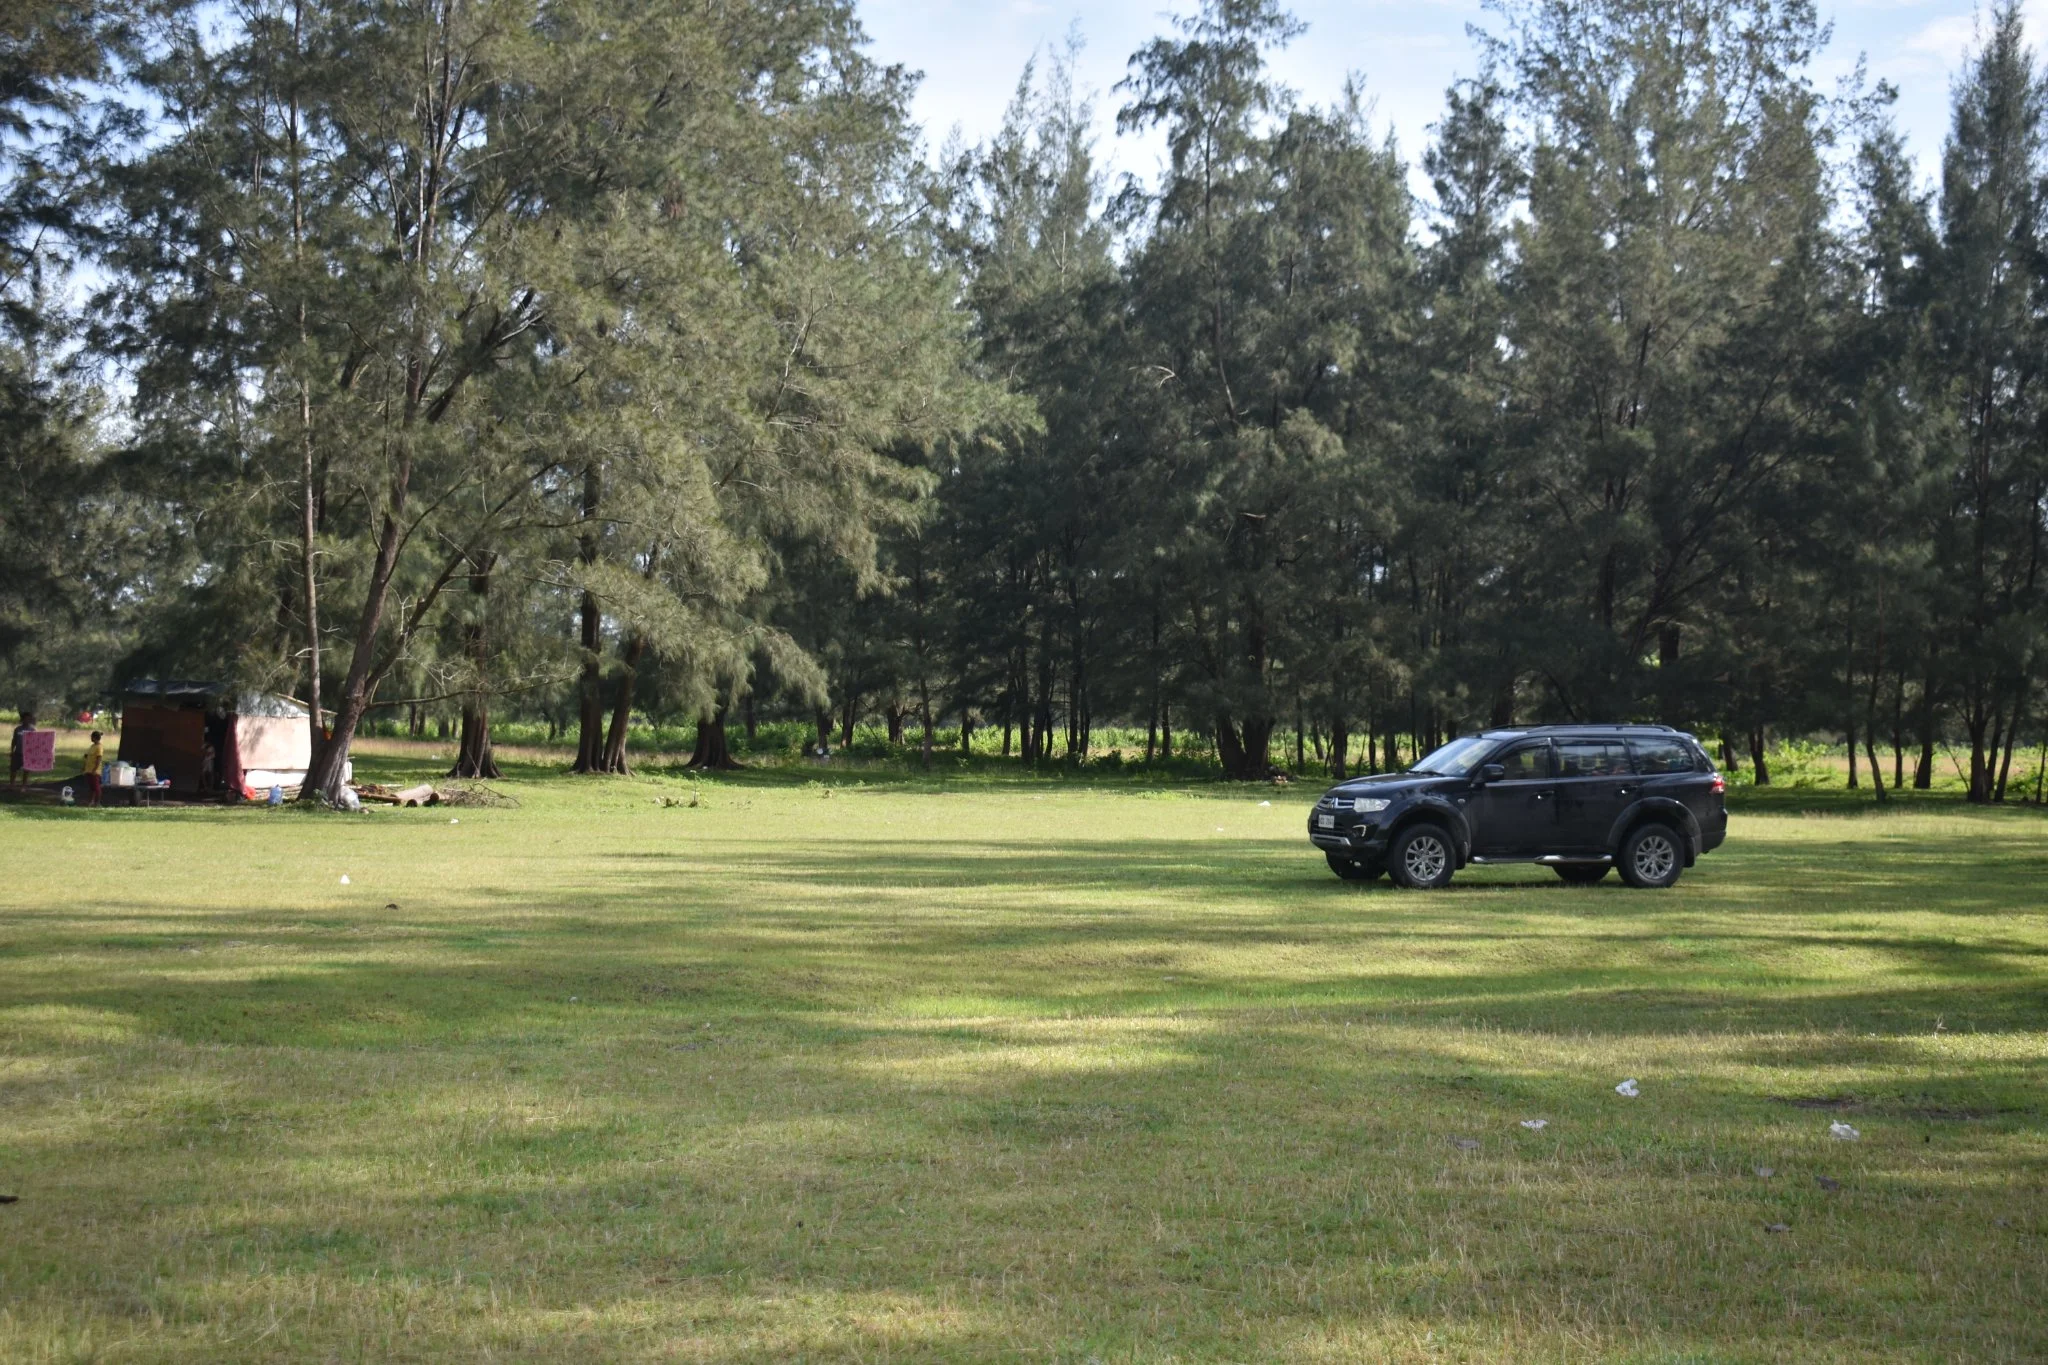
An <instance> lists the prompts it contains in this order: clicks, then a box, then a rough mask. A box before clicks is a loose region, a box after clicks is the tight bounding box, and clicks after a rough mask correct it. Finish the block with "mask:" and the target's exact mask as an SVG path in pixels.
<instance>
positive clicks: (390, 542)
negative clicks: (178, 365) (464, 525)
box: [299, 456, 438, 801]
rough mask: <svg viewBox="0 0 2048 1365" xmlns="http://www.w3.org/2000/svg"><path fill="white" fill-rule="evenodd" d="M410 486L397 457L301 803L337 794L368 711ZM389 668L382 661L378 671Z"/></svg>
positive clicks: (406, 460)
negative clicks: (326, 732)
mask: <svg viewBox="0 0 2048 1365" xmlns="http://www.w3.org/2000/svg"><path fill="white" fill-rule="evenodd" d="M411 482H412V462H411V459H410V457H409V456H407V457H401V459H400V461H399V466H398V471H397V474H396V476H395V477H394V478H393V479H392V481H391V487H390V490H389V492H388V493H387V494H386V498H385V506H384V515H383V518H382V520H381V521H380V522H379V523H378V527H377V553H376V555H375V557H374V558H373V559H372V561H371V564H370V577H369V591H368V592H367V593H365V594H364V597H363V605H362V609H361V610H360V611H359V612H358V613H357V614H356V643H355V648H354V650H353V651H352V652H351V653H350V655H349V661H348V674H347V676H346V677H345V678H343V679H342V684H341V704H340V705H338V706H337V707H335V710H334V732H333V733H332V734H331V735H330V736H329V737H328V739H327V742H326V743H325V744H323V745H321V746H320V748H319V750H318V751H317V752H316V753H315V754H314V755H313V765H312V768H311V769H310V770H309V771H308V772H307V773H306V783H305V786H304V788H303V789H302V790H301V792H300V797H299V799H300V800H302V801H332V800H334V798H335V797H336V796H338V795H339V794H340V792H341V774H342V771H343V769H344V767H345V766H346V765H347V763H348V751H349V746H350V745H351V744H353V743H355V738H356V730H357V728H358V727H359V726H361V725H362V723H363V715H364V713H365V712H367V711H368V710H369V709H370V694H371V692H372V691H373V690H374V689H375V687H376V685H377V683H378V682H379V681H381V680H382V676H383V670H382V669H381V668H380V667H379V666H378V664H377V662H376V651H377V637H378V636H379V634H380V633H381V632H382V631H383V627H384V605H385V603H386V602H387V601H389V600H390V596H391V580H392V578H393V577H395V576H396V574H397V572H398V552H399V550H400V549H401V548H402V546H403V544H404V541H405V527H404V522H403V518H404V517H405V506H406V495H407V492H408V489H409V486H410V485H411ZM436 591H438V589H436ZM428 600H431V595H430V597H429V599H428ZM420 605H421V606H424V605H425V603H424V602H422V603H421V604H420ZM389 666H390V661H389V660H387V661H386V663H385V665H384V667H389Z"/></svg>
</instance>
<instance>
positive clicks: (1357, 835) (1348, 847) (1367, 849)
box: [1308, 815, 1387, 862]
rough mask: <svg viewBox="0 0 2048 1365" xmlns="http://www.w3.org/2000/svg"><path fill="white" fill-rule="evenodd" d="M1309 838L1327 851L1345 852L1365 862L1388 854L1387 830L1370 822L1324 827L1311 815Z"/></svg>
mask: <svg viewBox="0 0 2048 1365" xmlns="http://www.w3.org/2000/svg"><path fill="white" fill-rule="evenodd" d="M1308 840H1309V842H1310V843H1312V844H1314V845H1315V846H1316V847H1317V848H1319V849H1321V850H1323V852H1325V853H1344V854H1348V855H1350V856H1351V857H1353V858H1357V859H1359V860H1360V861H1363V862H1371V861H1375V860H1378V859H1381V858H1384V857H1386V856H1387V836H1386V832H1385V831H1384V830H1382V829H1381V828H1380V827H1379V826H1378V825H1374V824H1370V823H1363V824H1352V825H1349V826H1345V825H1339V826H1337V827H1336V828H1333V829H1323V828H1320V827H1319V826H1318V825H1317V824H1316V817H1315V816H1313V815H1311V816H1309V818H1308Z"/></svg>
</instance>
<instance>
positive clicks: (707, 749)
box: [690, 706, 740, 772]
mask: <svg viewBox="0 0 2048 1365" xmlns="http://www.w3.org/2000/svg"><path fill="white" fill-rule="evenodd" d="M690 766H691V767H692V768H703V769H708V770H712V771H717V772H730V771H731V770H733V769H734V768H737V767H739V766H740V764H739V761H738V760H737V759H735V758H734V757H733V756H732V749H731V748H730V747H729V746H728V745H727V744H726V742H725V707H723V706H720V707H719V708H718V710H717V711H716V712H714V713H713V714H711V715H709V716H699V717H698V718H697V747H696V749H695V750H694V751H693V752H692V753H691V754H690Z"/></svg>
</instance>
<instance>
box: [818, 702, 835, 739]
mask: <svg viewBox="0 0 2048 1365" xmlns="http://www.w3.org/2000/svg"><path fill="white" fill-rule="evenodd" d="M818 747H819V748H820V749H830V748H831V747H832V712H831V711H830V710H828V709H826V708H825V707H822V706H821V707H819V708H818Z"/></svg>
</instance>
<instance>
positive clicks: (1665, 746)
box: [1628, 739, 1699, 776]
mask: <svg viewBox="0 0 2048 1365" xmlns="http://www.w3.org/2000/svg"><path fill="white" fill-rule="evenodd" d="M1628 747H1629V750H1630V751H1631V752H1632V753H1634V754H1635V757H1636V771H1637V772H1639V773H1642V774H1644V775H1645V776H1648V775H1651V774H1655V773H1689V772H1691V771H1693V770H1694V768H1695V767H1697V766H1698V762H1699V760H1698V759H1696V758H1694V757H1693V752H1692V746H1691V745H1689V744H1687V743H1685V742H1684V741H1683V740H1678V739H1631V740H1630V741H1629V742H1628Z"/></svg>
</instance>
